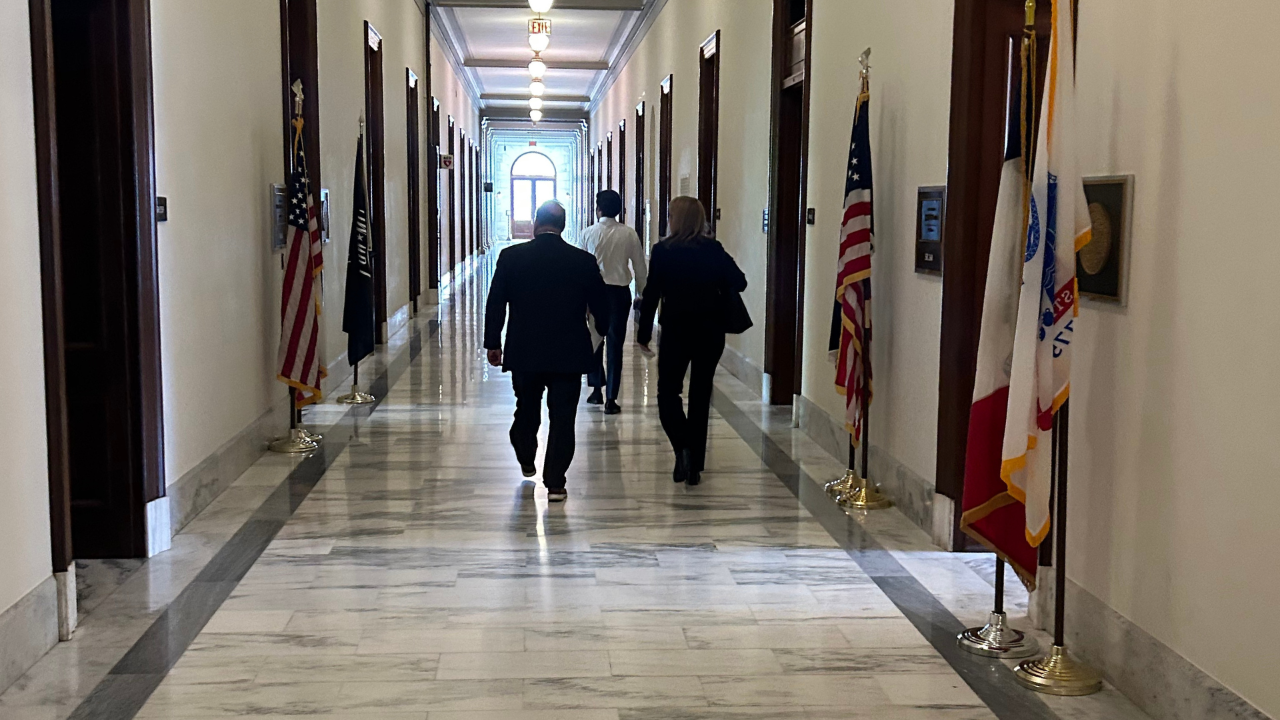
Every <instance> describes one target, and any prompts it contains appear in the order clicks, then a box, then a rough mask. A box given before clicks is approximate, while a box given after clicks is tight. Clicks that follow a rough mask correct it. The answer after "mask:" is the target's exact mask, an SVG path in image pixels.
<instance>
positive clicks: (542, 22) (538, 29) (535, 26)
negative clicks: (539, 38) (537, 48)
mask: <svg viewBox="0 0 1280 720" xmlns="http://www.w3.org/2000/svg"><path fill="white" fill-rule="evenodd" d="M529 34H530V35H550V34H551V21H550V20H548V19H547V18H534V19H532V20H530V21H529Z"/></svg>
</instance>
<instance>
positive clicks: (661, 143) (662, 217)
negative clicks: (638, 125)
mask: <svg viewBox="0 0 1280 720" xmlns="http://www.w3.org/2000/svg"><path fill="white" fill-rule="evenodd" d="M674 82H675V76H674V75H668V76H667V79H666V80H663V81H662V94H661V95H660V96H659V99H658V209H657V213H658V237H660V238H664V237H666V236H667V206H669V205H670V204H671V134H672V122H673V119H674V115H673V110H672V107H671V102H672V97H671V93H672V92H673V89H672V85H673V84H674Z"/></svg>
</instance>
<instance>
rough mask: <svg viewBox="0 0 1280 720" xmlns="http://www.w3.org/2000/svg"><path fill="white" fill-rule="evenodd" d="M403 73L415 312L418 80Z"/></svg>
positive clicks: (419, 175)
mask: <svg viewBox="0 0 1280 720" xmlns="http://www.w3.org/2000/svg"><path fill="white" fill-rule="evenodd" d="M404 72H405V103H404V107H405V155H406V156H407V158H406V160H407V165H408V168H407V170H408V177H407V181H408V186H409V300H410V301H411V302H412V303H413V312H414V313H415V314H416V313H417V312H418V296H419V295H421V294H422V197H421V196H422V159H421V154H420V153H419V142H420V138H421V135H420V133H421V128H420V127H419V123H418V76H417V75H416V74H415V73H414V72H413V70H410V69H409V68H405V69H404Z"/></svg>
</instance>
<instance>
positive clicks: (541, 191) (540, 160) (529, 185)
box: [511, 150, 556, 240]
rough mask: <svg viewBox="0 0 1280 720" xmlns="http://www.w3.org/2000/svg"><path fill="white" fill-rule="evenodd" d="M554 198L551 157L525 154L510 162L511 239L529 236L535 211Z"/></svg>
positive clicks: (553, 168) (531, 231)
mask: <svg viewBox="0 0 1280 720" xmlns="http://www.w3.org/2000/svg"><path fill="white" fill-rule="evenodd" d="M555 197H556V165H555V163H554V162H552V161H551V158H549V157H547V156H546V155H544V154H542V153H540V152H537V151H533V150H531V151H529V152H527V153H524V154H523V155H521V156H520V157H518V158H516V159H515V162H513V163H511V237H512V238H513V239H526V240H527V239H530V238H532V237H533V217H534V213H535V212H536V211H537V208H538V207H539V206H541V205H542V203H544V202H547V201H548V200H554V199H555Z"/></svg>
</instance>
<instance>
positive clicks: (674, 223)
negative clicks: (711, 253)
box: [666, 195, 712, 245]
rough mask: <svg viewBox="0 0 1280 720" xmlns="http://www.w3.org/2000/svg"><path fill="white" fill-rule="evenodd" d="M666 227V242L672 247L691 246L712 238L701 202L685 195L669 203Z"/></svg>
mask: <svg viewBox="0 0 1280 720" xmlns="http://www.w3.org/2000/svg"><path fill="white" fill-rule="evenodd" d="M667 226H668V234H667V237H666V240H667V242H669V243H671V244H672V245H692V244H694V243H698V242H702V241H704V240H709V239H711V237H712V235H711V229H710V228H709V227H708V226H707V213H706V211H704V210H703V209H702V202H701V201H699V200H698V198H694V197H689V196H687V195H681V196H680V197H678V198H675V199H673V200H672V201H671V206H670V208H669V209H668V211H667Z"/></svg>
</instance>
